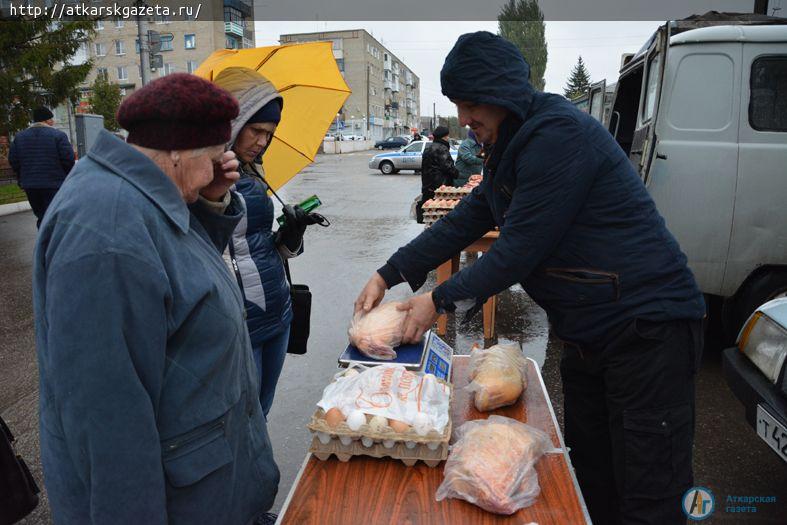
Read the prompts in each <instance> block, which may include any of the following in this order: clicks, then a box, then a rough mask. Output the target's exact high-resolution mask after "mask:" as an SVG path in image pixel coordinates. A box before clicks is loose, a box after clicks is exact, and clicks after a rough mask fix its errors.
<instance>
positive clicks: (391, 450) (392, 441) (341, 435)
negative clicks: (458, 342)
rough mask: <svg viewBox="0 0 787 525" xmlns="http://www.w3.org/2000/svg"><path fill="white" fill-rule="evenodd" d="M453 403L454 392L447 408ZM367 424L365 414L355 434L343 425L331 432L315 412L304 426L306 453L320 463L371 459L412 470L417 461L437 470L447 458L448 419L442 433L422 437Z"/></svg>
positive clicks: (431, 432) (323, 414) (323, 413)
mask: <svg viewBox="0 0 787 525" xmlns="http://www.w3.org/2000/svg"><path fill="white" fill-rule="evenodd" d="M438 381H440V380H439V379H438ZM440 382H443V381H440ZM452 403H453V389H451V399H450V400H449V406H451V404H452ZM370 420H371V416H369V415H368V414H367V416H366V424H364V425H361V427H360V428H359V429H358V430H351V429H350V427H349V426H347V422H346V421H343V422H341V423H340V424H339V425H337V426H336V427H334V428H331V427H330V426H328V423H327V422H326V421H325V412H324V411H323V410H322V409H321V408H318V409H317V411H316V412H315V413H314V414H313V415H312V420H311V422H310V423H309V424H308V425H307V426H308V427H309V430H311V432H312V434H313V437H312V444H311V447H309V452H311V453H312V454H314V456H315V457H316V458H317V459H319V460H321V461H325V460H327V459H328V458H329V457H331V456H332V455H333V456H336V458H337V459H338V460H339V461H342V462H346V461H349V460H350V458H351V457H353V456H371V457H374V458H393V459H398V460H401V461H402V463H404V464H405V465H407V466H408V467H412V466H413V465H415V463H416V462H418V461H419V460H420V461H423V462H424V463H425V464H426V466H428V467H436V466H437V465H439V464H440V462H441V461H444V460H445V459H446V458H447V457H448V448H449V447H448V443H449V441H450V440H451V418H450V415H449V418H448V424H446V426H445V428H444V429H443V432H442V433H438V432H437V431H436V430H434V429H433V430H431V431H430V432H429V433H428V434H426V435H425V436H421V435H418V434H417V433H416V432H415V430H414V429H413V428H412V427H410V429H409V430H408V431H407V432H404V433H401V432H394V430H393V429H392V428H390V427H385V428H384V429H382V430H374V429H372V428H371V427H370V426H369V421H370Z"/></svg>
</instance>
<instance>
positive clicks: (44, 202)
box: [25, 188, 58, 228]
mask: <svg viewBox="0 0 787 525" xmlns="http://www.w3.org/2000/svg"><path fill="white" fill-rule="evenodd" d="M57 190H58V188H37V189H28V190H25V194H27V201H28V202H29V203H30V207H31V208H33V213H34V214H35V216H36V219H38V220H37V221H36V228H38V227H40V226H41V221H42V220H43V219H44V214H45V213H46V209H47V208H49V204H50V203H51V202H52V199H54V198H55V194H56V193H57Z"/></svg>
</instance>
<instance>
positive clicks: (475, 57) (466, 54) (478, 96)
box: [440, 31, 535, 121]
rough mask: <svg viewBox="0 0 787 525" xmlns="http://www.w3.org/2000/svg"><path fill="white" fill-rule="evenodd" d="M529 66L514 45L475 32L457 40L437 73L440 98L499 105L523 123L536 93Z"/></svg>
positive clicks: (489, 35)
mask: <svg viewBox="0 0 787 525" xmlns="http://www.w3.org/2000/svg"><path fill="white" fill-rule="evenodd" d="M529 79H530V65H529V64H528V63H527V61H525V59H524V57H522V53H520V52H519V50H518V49H517V48H516V46H515V45H514V44H512V43H511V42H509V41H508V40H505V39H504V38H502V37H500V36H498V35H494V34H492V33H489V32H487V31H478V32H476V33H467V34H464V35H462V36H460V37H459V39H458V40H457V41H456V44H454V47H453V49H451V52H450V53H448V56H447V57H446V59H445V63H444V64H443V69H442V70H441V71H440V85H441V87H442V91H443V95H445V96H446V97H448V98H450V99H452V100H464V101H468V102H475V103H477V104H492V105H495V106H502V107H504V108H506V109H508V110H509V111H511V112H512V113H513V114H514V115H516V116H517V117H519V119H520V120H522V121H524V120H525V117H526V116H527V112H528V109H529V108H530V104H531V102H532V101H533V94H534V93H535V90H534V89H533V86H531V85H530V81H529Z"/></svg>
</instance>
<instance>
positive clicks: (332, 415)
mask: <svg viewBox="0 0 787 525" xmlns="http://www.w3.org/2000/svg"><path fill="white" fill-rule="evenodd" d="M345 419H347V418H346V417H344V414H342V411H341V410H339V409H338V408H332V409H330V410H328V413H327V414H325V422H326V423H328V426H329V427H331V428H336V427H338V426H339V424H340V423H342V422H343V421H344V420H345Z"/></svg>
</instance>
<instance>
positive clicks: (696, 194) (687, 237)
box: [647, 42, 742, 294]
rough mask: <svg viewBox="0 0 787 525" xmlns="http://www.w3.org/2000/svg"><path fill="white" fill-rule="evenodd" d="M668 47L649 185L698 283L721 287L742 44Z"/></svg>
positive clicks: (713, 290) (713, 289) (714, 289)
mask: <svg viewBox="0 0 787 525" xmlns="http://www.w3.org/2000/svg"><path fill="white" fill-rule="evenodd" d="M668 52H669V56H668V60H667V64H666V69H665V71H664V81H663V87H662V91H663V93H662V97H661V103H660V107H659V111H658V117H657V124H656V133H655V136H656V138H657V142H656V144H655V148H654V151H655V156H654V159H653V162H652V165H651V168H650V170H649V176H648V178H647V187H648V191H649V192H650V194H651V196H652V197H653V200H654V201H655V202H656V206H657V208H658V210H659V212H660V213H661V215H662V216H663V217H664V220H665V221H666V223H667V227H668V228H669V230H670V231H671V232H672V234H673V235H674V236H675V237H676V238H677V240H678V242H679V243H680V247H681V249H682V250H683V252H684V253H685V254H686V256H687V257H688V260H689V268H691V270H692V271H693V272H694V275H695V277H696V279H697V282H698V284H699V286H700V289H701V290H702V291H703V292H704V293H710V294H720V293H721V292H722V282H723V279H724V270H725V265H726V261H727V252H728V249H729V244H730V231H731V229H732V217H733V210H734V206H735V184H736V177H737V172H738V119H739V113H740V90H741V86H740V83H741V82H740V76H741V73H740V64H741V53H742V44H739V43H734V42H718V43H714V42H703V43H697V44H683V45H675V46H671V47H670V48H669V51H668Z"/></svg>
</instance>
